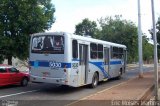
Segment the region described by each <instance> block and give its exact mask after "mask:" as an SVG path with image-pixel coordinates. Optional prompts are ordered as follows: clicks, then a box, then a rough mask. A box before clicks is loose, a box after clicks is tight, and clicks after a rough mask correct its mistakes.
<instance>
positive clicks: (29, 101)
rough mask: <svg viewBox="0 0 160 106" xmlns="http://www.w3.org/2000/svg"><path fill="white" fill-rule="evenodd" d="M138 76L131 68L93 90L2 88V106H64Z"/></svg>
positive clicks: (31, 86)
mask: <svg viewBox="0 0 160 106" xmlns="http://www.w3.org/2000/svg"><path fill="white" fill-rule="evenodd" d="M143 70H144V72H147V71H151V70H153V65H152V66H151V65H150V66H144V69H143ZM137 75H138V67H130V68H128V71H127V72H126V74H125V75H124V76H123V78H121V79H120V80H116V79H111V80H108V81H106V82H100V83H99V86H98V87H97V88H95V89H91V88H89V87H87V86H83V87H78V88H73V87H64V86H59V85H55V84H46V83H29V85H28V86H27V87H21V86H18V85H12V86H6V87H0V100H2V101H1V102H0V106H1V105H2V106H9V105H8V104H12V105H11V106H63V105H66V104H69V103H72V102H74V101H76V100H79V99H82V98H84V97H86V96H89V95H91V94H94V93H96V92H99V91H101V90H104V89H107V88H110V87H113V86H115V85H117V84H120V83H123V82H125V81H127V80H128V79H130V78H134V77H136V76H137Z"/></svg>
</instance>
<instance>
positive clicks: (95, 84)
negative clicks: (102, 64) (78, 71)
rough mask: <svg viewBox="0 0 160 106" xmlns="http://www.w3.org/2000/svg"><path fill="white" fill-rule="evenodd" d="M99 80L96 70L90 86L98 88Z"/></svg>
mask: <svg viewBox="0 0 160 106" xmlns="http://www.w3.org/2000/svg"><path fill="white" fill-rule="evenodd" d="M98 80H99V78H98V74H97V73H96V72H95V73H94V75H93V77H92V83H91V85H90V87H91V88H96V87H97V85H98Z"/></svg>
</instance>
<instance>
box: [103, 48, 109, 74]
mask: <svg viewBox="0 0 160 106" xmlns="http://www.w3.org/2000/svg"><path fill="white" fill-rule="evenodd" d="M109 53H110V52H109V48H107V47H105V48H104V69H105V71H106V73H107V75H109V67H110V58H109V55H110V54H109Z"/></svg>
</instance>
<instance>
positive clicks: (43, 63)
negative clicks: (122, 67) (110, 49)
mask: <svg viewBox="0 0 160 106" xmlns="http://www.w3.org/2000/svg"><path fill="white" fill-rule="evenodd" d="M76 61H78V60H76ZM29 63H30V65H31V66H33V67H35V68H37V67H50V65H49V62H47V61H30V62H29ZM89 63H91V64H93V65H95V66H97V67H98V68H99V69H100V70H101V71H102V73H103V75H104V76H105V77H106V78H108V77H110V76H109V74H108V73H107V72H106V71H105V69H104V65H108V64H104V62H89ZM116 64H121V61H110V65H116ZM65 66H66V68H71V63H61V67H60V68H64V67H65Z"/></svg>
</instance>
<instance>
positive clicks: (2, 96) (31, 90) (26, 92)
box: [0, 89, 40, 99]
mask: <svg viewBox="0 0 160 106" xmlns="http://www.w3.org/2000/svg"><path fill="white" fill-rule="evenodd" d="M39 90H40V89H38V90H31V91H26V92H19V93H15V94H10V95H3V96H0V99H1V98H5V97H10V96H16V95H21V94H25V93H31V92H36V91H39Z"/></svg>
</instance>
